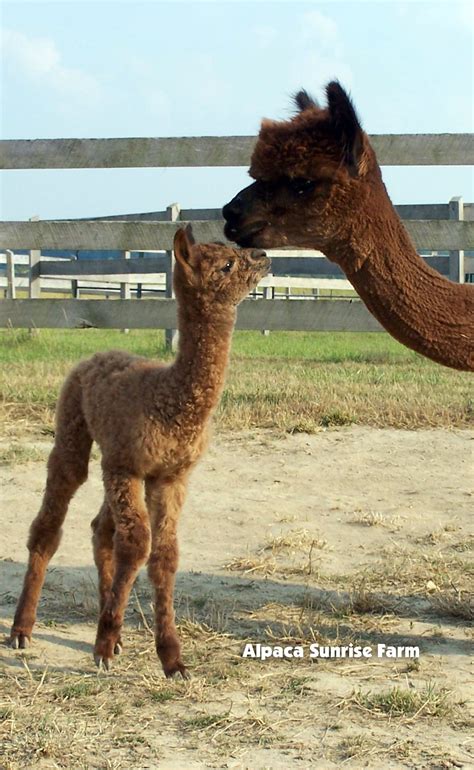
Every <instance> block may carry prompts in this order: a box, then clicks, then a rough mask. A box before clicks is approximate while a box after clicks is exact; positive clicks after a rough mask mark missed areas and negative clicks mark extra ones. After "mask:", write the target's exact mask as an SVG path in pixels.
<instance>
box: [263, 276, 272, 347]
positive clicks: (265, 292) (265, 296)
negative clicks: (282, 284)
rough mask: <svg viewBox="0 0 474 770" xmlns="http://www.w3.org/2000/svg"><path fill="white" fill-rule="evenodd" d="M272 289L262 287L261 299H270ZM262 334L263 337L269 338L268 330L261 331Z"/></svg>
mask: <svg viewBox="0 0 474 770" xmlns="http://www.w3.org/2000/svg"><path fill="white" fill-rule="evenodd" d="M272 293H273V292H272V287H271V286H264V287H263V299H272ZM262 334H263V336H264V337H269V336H270V329H262Z"/></svg>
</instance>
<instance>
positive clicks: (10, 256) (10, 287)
mask: <svg viewBox="0 0 474 770" xmlns="http://www.w3.org/2000/svg"><path fill="white" fill-rule="evenodd" d="M5 256H6V260H7V299H16V286H15V255H14V253H13V251H11V250H10V249H7V250H6V251H5Z"/></svg>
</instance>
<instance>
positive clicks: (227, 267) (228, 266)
mask: <svg viewBox="0 0 474 770" xmlns="http://www.w3.org/2000/svg"><path fill="white" fill-rule="evenodd" d="M233 265H234V260H233V259H229V261H228V262H226V263H225V265H224V267H222V268H221V270H222V272H223V273H230V271H231V270H232V267H233Z"/></svg>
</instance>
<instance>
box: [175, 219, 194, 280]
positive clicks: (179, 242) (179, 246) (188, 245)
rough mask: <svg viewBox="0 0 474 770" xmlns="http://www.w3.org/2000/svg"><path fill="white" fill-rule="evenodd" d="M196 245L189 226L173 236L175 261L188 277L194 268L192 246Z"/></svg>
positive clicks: (180, 229) (181, 228)
mask: <svg viewBox="0 0 474 770" xmlns="http://www.w3.org/2000/svg"><path fill="white" fill-rule="evenodd" d="M195 244H196V241H195V239H194V235H193V228H192V227H191V225H190V224H188V225H186V227H180V228H179V230H177V231H176V233H175V235H174V241H173V251H174V255H175V257H176V259H177V261H178V262H179V263H180V265H181V267H182V268H183V269H184V270H185V272H186V273H188V274H189V275H191V274H192V272H193V270H194V267H195V266H196V260H195V256H194V254H193V246H194V245H195Z"/></svg>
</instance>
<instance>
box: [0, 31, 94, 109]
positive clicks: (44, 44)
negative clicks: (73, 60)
mask: <svg viewBox="0 0 474 770" xmlns="http://www.w3.org/2000/svg"><path fill="white" fill-rule="evenodd" d="M1 49H2V55H3V57H4V58H5V60H8V61H10V62H12V63H14V65H15V67H16V68H17V70H18V71H19V72H21V73H22V74H23V76H24V77H25V78H27V79H28V80H30V81H32V82H35V83H38V84H40V85H43V86H45V87H47V88H50V89H52V90H54V91H56V92H57V93H60V94H61V96H69V97H70V98H71V101H74V102H77V100H80V101H81V102H82V103H84V102H88V103H90V102H97V101H98V99H99V97H100V91H101V89H100V85H99V83H98V81H97V79H96V78H95V77H93V76H92V75H89V74H88V73H87V72H83V71H82V70H80V69H78V68H76V67H67V66H65V65H64V64H63V62H62V57H61V53H60V51H59V50H58V48H57V46H56V44H55V42H54V40H51V39H50V38H47V37H32V36H28V35H25V34H23V33H22V32H17V31H15V30H11V29H3V30H2V39H1Z"/></svg>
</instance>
